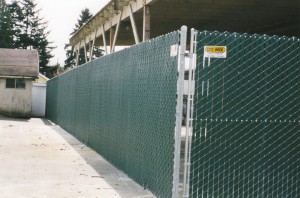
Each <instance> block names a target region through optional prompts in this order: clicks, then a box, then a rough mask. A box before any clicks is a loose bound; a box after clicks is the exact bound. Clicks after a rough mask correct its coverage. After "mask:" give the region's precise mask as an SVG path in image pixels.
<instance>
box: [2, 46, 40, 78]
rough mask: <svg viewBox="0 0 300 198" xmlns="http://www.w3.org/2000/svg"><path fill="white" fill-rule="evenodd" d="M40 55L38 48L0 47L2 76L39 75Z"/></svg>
mask: <svg viewBox="0 0 300 198" xmlns="http://www.w3.org/2000/svg"><path fill="white" fill-rule="evenodd" d="M38 75H39V56H38V52H37V51H36V50H23V49H4V48H0V76H23V77H34V78H35V77H37V76H38Z"/></svg>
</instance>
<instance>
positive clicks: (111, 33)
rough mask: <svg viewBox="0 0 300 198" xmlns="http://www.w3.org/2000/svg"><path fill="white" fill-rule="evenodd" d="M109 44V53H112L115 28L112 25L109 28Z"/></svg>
mask: <svg viewBox="0 0 300 198" xmlns="http://www.w3.org/2000/svg"><path fill="white" fill-rule="evenodd" d="M109 30H110V31H109V46H110V53H112V52H113V51H112V45H113V40H114V35H115V28H114V27H112V26H111V27H110V29H109Z"/></svg>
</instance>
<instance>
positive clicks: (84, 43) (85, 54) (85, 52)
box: [83, 39, 88, 63]
mask: <svg viewBox="0 0 300 198" xmlns="http://www.w3.org/2000/svg"><path fill="white" fill-rule="evenodd" d="M83 45H84V46H83V48H84V57H85V62H86V63H87V62H88V61H87V60H88V59H87V51H86V42H85V39H84V40H83Z"/></svg>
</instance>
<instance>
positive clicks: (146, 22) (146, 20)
mask: <svg viewBox="0 0 300 198" xmlns="http://www.w3.org/2000/svg"><path fill="white" fill-rule="evenodd" d="M149 39H150V6H148V5H145V6H144V16H143V41H147V40H149Z"/></svg>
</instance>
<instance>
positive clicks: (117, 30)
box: [111, 10, 123, 52]
mask: <svg viewBox="0 0 300 198" xmlns="http://www.w3.org/2000/svg"><path fill="white" fill-rule="evenodd" d="M122 14H123V11H122V10H121V11H120V18H119V20H118V23H117V28H116V31H115V36H114V40H113V44H112V47H111V48H112V49H111V51H112V52H115V46H116V42H117V37H118V33H119V28H120V23H121V19H122Z"/></svg>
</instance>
